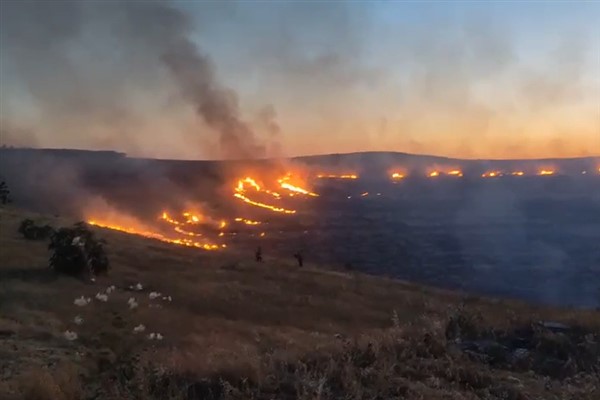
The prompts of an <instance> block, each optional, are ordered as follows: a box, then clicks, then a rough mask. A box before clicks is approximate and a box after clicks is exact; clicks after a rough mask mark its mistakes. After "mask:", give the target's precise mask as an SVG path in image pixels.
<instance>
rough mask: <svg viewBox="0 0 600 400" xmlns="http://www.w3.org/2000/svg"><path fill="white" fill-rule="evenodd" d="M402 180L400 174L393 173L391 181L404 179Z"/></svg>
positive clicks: (402, 177)
mask: <svg viewBox="0 0 600 400" xmlns="http://www.w3.org/2000/svg"><path fill="white" fill-rule="evenodd" d="M404 178H405V176H404V174H401V173H400V172H394V173H393V174H392V179H404Z"/></svg>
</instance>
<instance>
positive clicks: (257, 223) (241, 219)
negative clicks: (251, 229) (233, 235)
mask: <svg viewBox="0 0 600 400" xmlns="http://www.w3.org/2000/svg"><path fill="white" fill-rule="evenodd" d="M234 221H235V222H241V223H244V224H246V225H260V224H261V222H260V221H253V220H251V219H246V218H242V217H237V218H236V219H235V220H234Z"/></svg>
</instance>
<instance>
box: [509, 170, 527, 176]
mask: <svg viewBox="0 0 600 400" xmlns="http://www.w3.org/2000/svg"><path fill="white" fill-rule="evenodd" d="M510 174H511V175H512V176H523V175H525V172H523V171H514V172H511V173H510Z"/></svg>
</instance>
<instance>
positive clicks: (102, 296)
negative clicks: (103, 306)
mask: <svg viewBox="0 0 600 400" xmlns="http://www.w3.org/2000/svg"><path fill="white" fill-rule="evenodd" d="M96 299H98V300H100V301H103V302H105V303H106V302H107V301H108V296H107V295H105V294H104V293H96Z"/></svg>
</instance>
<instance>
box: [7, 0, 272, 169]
mask: <svg viewBox="0 0 600 400" xmlns="http://www.w3.org/2000/svg"><path fill="white" fill-rule="evenodd" d="M1 8H2V9H1V13H0V14H1V38H2V39H1V40H2V43H1V44H2V46H1V50H2V59H3V60H2V61H0V62H1V63H2V70H4V71H3V73H2V77H3V79H2V87H3V90H7V91H8V90H10V89H13V87H12V86H15V85H16V87H17V88H19V89H21V90H23V89H24V90H25V91H26V92H27V94H28V95H29V97H30V101H31V104H30V105H33V108H34V109H35V112H36V114H34V116H35V117H37V118H31V117H30V116H28V115H25V116H23V115H22V113H21V114H20V112H21V111H20V107H18V106H15V105H14V104H12V103H11V100H10V99H6V98H5V99H3V101H2V104H1V106H2V107H1V108H2V115H1V118H2V125H3V131H4V132H3V138H2V143H4V144H6V143H8V144H12V142H14V140H13V139H14V136H16V134H15V133H14V132H12V134H11V132H10V131H9V129H8V128H7V127H8V126H9V125H17V126H20V122H21V121H20V120H25V121H28V120H29V121H39V122H38V123H37V124H36V122H33V123H32V124H33V125H34V126H36V125H37V126H36V127H37V128H38V129H42V130H45V133H44V134H45V135H46V136H50V137H53V144H54V145H55V146H64V145H68V146H69V145H70V146H72V145H73V144H75V145H76V146H78V147H92V148H98V147H107V146H108V147H113V148H114V147H115V145H114V143H113V142H116V143H118V144H120V145H121V146H122V145H123V144H125V146H126V147H127V148H126V149H124V150H126V151H129V152H133V153H136V152H137V147H143V148H144V149H147V148H148V147H151V146H152V145H150V144H149V143H148V142H149V141H152V140H154V141H158V142H159V143H158V146H159V147H160V146H164V145H165V144H170V145H171V146H173V148H174V149H173V152H175V153H176V152H177V147H184V146H185V147H189V144H190V143H191V144H192V145H197V146H198V147H203V148H204V149H206V147H209V148H210V146H211V143H210V138H208V140H207V137H206V135H205V132H204V131H213V132H214V133H216V135H218V137H217V142H218V144H219V146H218V148H219V153H220V154H218V155H217V154H210V156H211V158H218V157H221V158H256V157H263V156H265V148H264V146H263V145H261V144H259V143H258V139H257V138H256V137H255V135H254V132H253V130H252V128H251V127H250V126H249V125H248V124H247V123H245V122H244V121H243V120H242V118H241V116H240V110H239V105H238V99H237V95H236V93H235V92H234V91H233V90H232V89H230V88H228V87H226V86H225V85H223V84H222V83H221V82H219V80H218V78H217V76H216V75H217V74H216V72H215V70H214V66H213V64H212V62H211V60H210V59H209V57H208V56H207V55H206V54H203V53H202V52H201V51H200V49H199V48H198V47H197V46H196V44H195V43H194V42H193V41H192V40H191V39H190V37H191V34H192V33H193V29H192V28H193V27H192V21H191V18H190V17H189V16H188V15H187V14H185V13H184V12H183V11H181V10H179V9H177V8H175V6H173V5H172V4H171V3H169V2H167V1H159V2H157V1H152V2H140V1H126V2H84V1H60V0H58V1H52V2H45V1H3V2H2V4H1ZM7 77H10V79H7ZM15 77H16V79H15ZM2 97H3V98H4V97H5V96H4V95H3V96H2ZM164 99H170V100H168V102H169V103H172V104H165V102H164ZM180 102H183V103H182V104H179V103H180ZM149 105H150V106H149ZM189 106H191V107H192V108H193V109H194V110H195V112H196V114H197V116H199V117H200V121H198V120H197V117H196V121H194V117H192V116H187V119H186V116H185V115H183V116H182V114H183V113H184V110H186V109H189ZM166 109H167V111H171V112H172V114H173V115H174V116H175V120H174V121H170V120H169V119H168V118H169V117H168V116H165V115H166V114H169V113H165V110H166ZM173 110H174V111H173ZM14 111H19V112H14ZM155 119H158V120H166V121H165V122H164V126H159V127H157V126H156V124H155V123H154V120H155ZM182 121H183V122H182ZM199 122H200V123H199ZM25 128H29V127H25ZM32 130H35V129H32ZM167 130H168V133H169V135H165V134H164V133H165V131H167ZM139 132H144V133H146V134H144V135H140V134H139ZM157 133H158V134H157ZM181 135H184V137H183V139H184V140H178V141H177V140H169V139H171V138H173V137H175V138H177V137H179V138H181ZM158 136H160V138H158V139H157V137H158ZM140 139H145V140H144V142H142V141H141V140H140ZM146 139H147V140H146ZM138 141H139V142H138ZM9 142H10V143H9ZM17 144H21V143H20V142H19V143H17ZM142 152H144V150H142ZM201 153H202V149H200V148H199V151H198V154H201Z"/></svg>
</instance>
